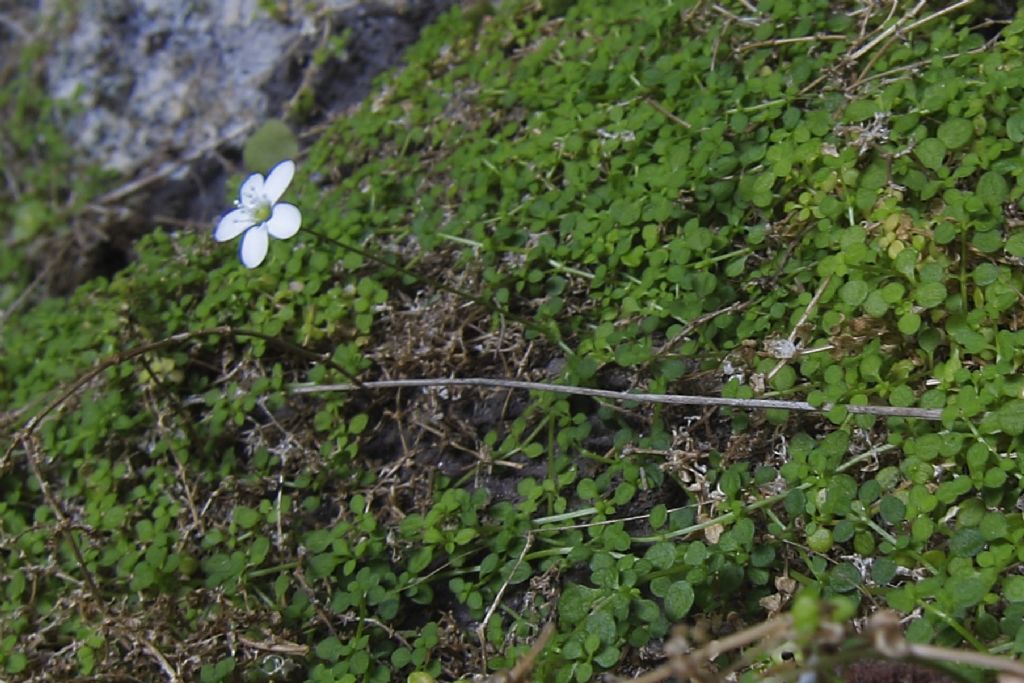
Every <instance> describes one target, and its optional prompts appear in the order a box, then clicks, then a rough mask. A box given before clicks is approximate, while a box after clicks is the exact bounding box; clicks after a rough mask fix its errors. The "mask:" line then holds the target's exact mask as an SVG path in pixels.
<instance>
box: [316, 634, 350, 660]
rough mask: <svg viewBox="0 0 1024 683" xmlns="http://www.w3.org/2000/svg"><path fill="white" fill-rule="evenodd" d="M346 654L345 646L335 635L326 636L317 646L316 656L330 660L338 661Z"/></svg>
mask: <svg viewBox="0 0 1024 683" xmlns="http://www.w3.org/2000/svg"><path fill="white" fill-rule="evenodd" d="M344 654H345V646H344V645H342V644H341V641H340V640H338V639H337V638H336V637H335V636H328V637H327V638H324V639H323V640H321V641H320V642H319V643H317V646H316V656H317V657H319V658H320V659H323V660H326V661H328V662H336V661H338V660H339V659H341V656H342V655H344Z"/></svg>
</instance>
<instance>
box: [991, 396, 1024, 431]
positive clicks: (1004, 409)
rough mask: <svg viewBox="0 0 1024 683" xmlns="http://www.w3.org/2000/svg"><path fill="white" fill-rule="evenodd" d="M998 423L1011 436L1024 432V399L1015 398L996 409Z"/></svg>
mask: <svg viewBox="0 0 1024 683" xmlns="http://www.w3.org/2000/svg"><path fill="white" fill-rule="evenodd" d="M996 424H997V425H999V429H1001V430H1002V431H1003V432H1004V433H1006V434H1009V435H1010V436H1020V435H1021V434H1024V400H1022V399H1014V400H1012V401H1008V402H1006V403H1004V404H1003V405H1001V406H1000V407H999V410H997V411H996Z"/></svg>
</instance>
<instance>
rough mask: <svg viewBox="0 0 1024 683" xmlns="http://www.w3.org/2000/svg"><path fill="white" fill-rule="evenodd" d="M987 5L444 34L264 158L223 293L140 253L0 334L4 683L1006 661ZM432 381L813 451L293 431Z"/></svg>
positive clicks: (1008, 610)
mask: <svg viewBox="0 0 1024 683" xmlns="http://www.w3.org/2000/svg"><path fill="white" fill-rule="evenodd" d="M1005 4H1006V3H989V2H959V3H941V2H920V3H918V2H913V3H911V2H896V3H863V2H852V1H850V2H834V1H831V0H761V1H760V2H756V1H747V0H742V1H741V0H723V1H722V2H718V3H712V2H703V1H697V0H628V1H626V0H622V1H607V0H578V1H577V2H536V1H534V0H529V1H527V0H505V1H504V2H502V3H500V4H498V5H497V6H494V7H491V6H489V5H487V4H486V3H483V4H477V5H473V6H472V7H468V8H466V9H462V10H460V9H456V10H453V11H452V12H451V13H449V14H447V15H445V16H444V17H443V18H442V19H441V20H440V21H439V22H438V24H437V25H435V26H434V27H432V28H430V29H428V30H426V31H425V32H424V35H423V38H422V39H421V41H420V42H419V44H418V45H417V46H415V47H414V48H413V49H412V50H411V51H410V53H409V54H408V56H407V65H406V66H405V67H404V68H402V69H401V70H399V71H398V72H396V73H393V74H391V75H389V76H388V77H386V78H383V79H382V80H381V81H380V83H379V84H378V87H377V89H376V91H375V93H374V95H372V96H371V97H370V98H369V100H368V101H367V102H366V103H365V105H364V106H363V107H362V109H361V110H360V111H358V112H357V113H355V114H354V115H353V116H351V117H349V118H345V119H340V120H338V121H337V122H335V123H334V124H333V125H332V126H331V127H330V128H329V129H328V130H326V131H325V132H324V133H323V134H322V136H321V137H320V139H319V140H318V141H317V142H316V143H315V144H314V145H313V147H312V148H311V149H309V150H308V152H307V153H305V155H304V156H301V155H300V157H299V158H297V159H295V161H296V165H297V169H298V170H297V172H296V175H295V178H294V180H293V181H292V183H291V185H290V186H289V188H288V190H287V192H286V193H285V194H284V196H283V198H282V201H283V202H286V203H288V204H292V205H294V206H296V207H298V208H299V209H300V210H301V216H302V227H301V228H300V229H299V231H298V232H297V234H295V235H294V236H293V237H291V238H290V239H287V240H284V239H277V240H270V242H269V251H268V253H267V255H266V259H265V260H264V261H263V262H262V263H261V264H260V265H259V267H256V268H252V269H249V268H246V267H243V266H242V265H241V264H240V263H239V262H238V258H237V257H236V253H235V247H233V246H231V245H229V244H222V243H217V242H215V241H214V240H213V239H212V237H211V234H210V231H211V230H212V229H213V227H214V224H215V222H216V221H213V222H211V224H210V226H209V230H205V229H204V230H198V231H193V230H182V229H177V230H171V229H158V230H156V231H154V232H153V233H152V234H151V235H150V236H148V237H147V238H145V239H143V240H142V241H141V242H140V243H139V244H138V245H137V256H138V258H137V260H136V261H135V262H134V263H132V264H131V265H130V266H129V267H128V268H126V269H125V270H123V271H122V272H120V273H118V274H117V275H116V276H115V277H113V278H112V279H111V280H110V281H106V280H98V281H93V282H90V283H88V284H87V285H85V286H83V287H81V288H79V289H78V290H77V291H76V292H75V293H74V294H73V295H72V296H70V297H69V298H68V299H66V300H57V299H51V300H47V301H45V302H43V303H41V304H39V305H37V306H34V307H32V308H28V309H26V310H24V311H20V312H16V313H14V314H13V315H11V316H10V317H9V318H8V319H6V320H5V322H4V326H3V329H2V332H0V335H2V336H0V344H2V348H3V353H2V354H0V405H2V406H3V407H4V411H5V412H4V415H3V418H2V420H3V422H2V424H3V425H4V428H3V443H2V445H3V447H4V449H5V452H4V454H3V455H2V457H0V580H2V586H0V672H2V673H0V678H3V679H4V680H28V679H30V678H32V677H33V676H35V677H36V678H35V680H40V677H41V676H47V677H49V678H50V680H68V681H70V680H90V679H91V678H90V677H95V680H115V679H117V680H120V679H122V678H123V679H124V680H167V681H178V680H180V681H193V680H196V681H202V682H203V683H214V682H217V681H245V682H247V683H249V682H254V681H288V682H291V681H307V680H308V681H315V682H318V683H319V682H327V681H352V682H355V681H375V682H376V681H379V682H385V681H405V680H409V681H416V682H417V683H424V682H426V681H430V680H438V681H453V680H458V679H467V680H468V679H469V678H470V677H471V676H473V675H476V674H493V673H495V672H498V671H502V670H509V669H512V668H513V667H516V666H517V665H524V664H527V665H528V667H529V668H530V671H531V673H530V674H528V675H529V676H532V679H533V680H538V681H559V682H566V681H580V682H582V681H587V680H596V679H597V677H598V676H600V675H601V674H602V673H604V672H611V673H613V674H615V675H617V676H621V677H623V678H626V679H630V678H632V677H635V676H639V675H641V674H643V673H644V672H650V671H653V670H655V669H656V667H658V666H660V665H661V664H663V663H664V662H665V656H666V652H669V653H670V654H671V652H673V647H675V648H676V651H678V647H679V640H678V637H674V636H673V635H672V629H673V626H674V625H676V624H686V625H689V627H690V629H691V630H690V631H689V633H690V636H688V637H689V639H690V642H691V645H692V646H693V647H699V646H700V644H701V643H702V642H706V641H707V640H708V639H715V638H723V637H726V636H728V635H729V634H733V633H736V632H746V631H743V629H747V628H751V627H757V626H758V625H760V624H763V623H770V624H774V623H783V622H772V621H768V622H766V620H770V619H772V618H779V619H790V618H791V619H792V622H788V621H787V622H785V623H786V624H790V625H792V630H789V631H786V634H787V635H786V638H785V639H786V640H788V641H789V643H788V645H786V646H785V647H783V644H782V643H781V642H777V643H765V646H764V647H763V648H760V649H758V648H756V647H754V645H756V643H754V642H752V643H747V644H745V645H744V646H743V647H744V648H746V649H747V652H746V654H745V655H741V654H740V653H739V651H738V650H735V651H730V652H728V653H726V654H723V655H721V656H720V657H718V658H717V659H715V662H714V666H715V667H716V668H717V669H718V670H719V671H727V670H728V669H729V667H731V666H733V665H734V664H735V665H736V666H737V668H738V670H739V674H738V675H739V680H743V681H757V680H763V679H764V678H765V677H766V676H769V675H775V674H773V673H771V672H777V671H782V670H783V669H776V667H783V668H785V667H789V669H788V671H789V672H790V673H789V675H790V676H791V677H790V679H789V680H793V678H794V677H795V676H796V675H797V672H799V671H801V670H807V669H808V668H813V667H814V666H815V664H816V663H817V662H822V661H830V662H833V663H842V662H836V661H834V660H829V659H827V658H828V657H834V656H835V652H836V650H835V649H833V650H828V648H824V647H823V648H821V649H820V650H819V649H817V645H818V644H821V643H824V642H825V641H824V640H822V637H821V636H820V633H821V632H823V631H818V630H816V629H819V627H820V626H821V625H822V624H825V623H828V622H829V620H834V621H836V622H841V623H844V624H845V623H847V622H848V620H850V619H852V618H854V617H857V616H868V615H872V614H875V613H876V612H877V611H878V610H880V609H882V608H886V609H892V610H895V612H896V613H897V614H898V615H899V616H902V617H907V616H910V617H911V618H909V619H905V620H904V621H903V622H902V624H901V626H902V628H904V629H905V631H906V637H907V638H908V642H910V643H914V644H923V643H927V644H931V645H934V646H936V647H943V648H960V649H963V650H965V651H971V652H987V653H989V654H991V655H997V656H998V655H1001V656H1014V655H1017V654H1020V653H1021V652H1024V629H1022V628H1021V627H1022V623H1024V571H1022V569H1024V564H1022V562H1024V544H1022V537H1024V517H1022V513H1021V503H1020V501H1021V500H1024V485H1022V482H1021V477H1022V473H1024V467H1022V461H1021V460H1020V458H1019V457H1018V454H1019V453H1020V451H1021V449H1022V446H1024V441H1022V439H1024V378H1022V377H1021V365H1022V362H1024V352H1022V348H1024V333H1022V332H1021V331H1020V328H1021V326H1022V325H1024V317H1022V315H1021V310H1022V301H1024V209H1022V206H1021V202H1020V200H1021V196H1022V194H1024V188H1022V186H1021V183H1020V176H1021V174H1022V172H1024V157H1022V154H1021V144H1022V142H1024V108H1022V105H1021V102H1022V101H1024V43H1022V31H1024V19H1021V18H1017V17H1014V16H1011V15H1005V14H1000V11H1001V10H1000V7H1001V6H1002V5H1005ZM285 137H288V136H285ZM286 142H287V141H286ZM277 161H280V159H273V160H264V161H262V162H259V163H260V164H261V166H259V167H258V168H253V169H245V170H244V171H243V169H241V168H240V169H239V174H238V176H237V177H236V178H235V181H234V186H233V187H232V188H231V192H230V196H226V197H225V206H224V208H225V211H227V210H228V209H229V208H230V203H229V202H230V200H231V199H233V198H235V197H237V196H238V195H237V193H236V191H237V189H238V185H239V184H240V183H241V182H242V180H243V179H244V177H245V174H247V173H248V172H250V171H259V172H260V173H265V172H266V171H267V170H268V168H269V167H270V164H272V163H276V162H277ZM28 201H36V199H31V198H30V199H29V200H28ZM273 201H276V199H274V200H273ZM273 201H272V202H271V203H273ZM268 206H269V205H268ZM34 210H35V209H33V208H32V205H29V206H22V207H19V208H18V209H17V212H18V215H22V214H24V215H25V216H29V217H27V218H24V219H23V220H21V222H20V223H18V225H19V226H21V228H20V229H22V230H31V220H30V214H31V213H32V211H34ZM5 211H6V209H5ZM2 215H6V214H2ZM26 226H28V227H26ZM0 266H2V264H0ZM86 373H89V374H86ZM431 377H438V378H450V377H490V378H507V379H518V380H532V381H545V382H552V383H560V384H568V385H575V386H584V387H594V388H601V389H609V390H617V391H646V392H653V393H675V394H694V395H706V396H725V397H732V398H739V399H750V398H772V399H780V400H792V401H807V402H810V403H811V404H813V405H814V406H820V407H821V408H822V412H821V413H817V414H815V413H796V412H791V411H785V410H778V409H776V410H770V411H759V410H743V409H737V408H702V407H694V406H653V405H651V404H647V403H641V402H637V401H610V400H606V399H595V398H588V397H579V396H573V397H570V396H565V395H561V394H556V393H552V392H526V391H522V390H507V389H494V388H472V387H445V388H440V387H434V388H423V387H418V388H401V389H392V390H370V389H367V388H363V389H360V388H358V387H355V388H353V387H351V386H350V387H349V389H348V390H345V391H341V390H339V391H319V392H315V393H300V392H299V391H298V390H299V388H302V387H305V388H306V389H307V390H308V389H309V388H310V387H315V386H316V385H323V384H331V383H343V384H348V385H352V384H355V383H357V382H360V381H370V380H378V379H396V378H431ZM79 379H80V380H81V381H79ZM856 405H871V406H895V407H915V408H924V409H931V410H935V411H938V413H937V416H938V417H940V418H941V419H937V420H924V419H913V418H899V417H897V418H882V417H877V416H872V415H866V414H853V413H851V412H850V410H849V409H848V406H856ZM794 605H795V606H796V607H794ZM779 615H783V616H779ZM548 623H552V624H553V631H552V632H550V633H547V634H546V635H545V640H543V641H542V643H541V644H542V645H543V647H538V648H534V649H533V651H532V652H531V648H532V647H533V646H534V644H535V643H538V640H539V639H540V634H541V631H542V628H543V627H544V625H545V624H548ZM858 623H860V622H858ZM885 623H889V622H885ZM786 628H787V629H788V628H789V626H786ZM879 628H881V627H879ZM765 633H768V631H765ZM771 633H776V632H775V631H771ZM748 646H749V647H748ZM786 647H788V648H789V649H788V650H787V657H783V655H782V653H781V650H784V649H785V648H786ZM780 648H781V650H780ZM839 651H840V652H842V650H839ZM792 653H795V656H794V657H788V654H792ZM704 663H705V664H709V663H708V662H704ZM976 663H977V662H976ZM709 665H710V664H709ZM956 673H957V675H958V676H961V677H965V678H966V679H967V680H982V677H981V673H979V672H975V671H974V670H972V669H970V668H969V667H960V668H959V669H958V671H957V672H956ZM778 675H780V676H781V675H782V674H781V673H779V674H778ZM822 675H824V674H822ZM502 680H507V679H502ZM709 680H710V679H709ZM779 680H781V679H779ZM822 680H824V679H822Z"/></svg>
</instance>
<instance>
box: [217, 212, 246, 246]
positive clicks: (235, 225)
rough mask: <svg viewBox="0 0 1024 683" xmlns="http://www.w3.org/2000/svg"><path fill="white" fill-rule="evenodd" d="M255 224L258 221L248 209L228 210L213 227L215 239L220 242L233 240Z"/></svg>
mask: <svg viewBox="0 0 1024 683" xmlns="http://www.w3.org/2000/svg"><path fill="white" fill-rule="evenodd" d="M254 225H256V221H254V220H253V219H252V215H251V214H250V213H249V211H248V210H247V209H235V210H234V211H228V212H227V213H226V214H224V217H223V218H221V219H220V222H219V223H217V227H215V228H214V229H213V239H215V240H217V241H218V242H226V241H228V240H233V239H235V238H236V237H238V236H239V235H241V234H242V233H243V232H245V231H246V230H248V229H249V228H251V227H252V226H254Z"/></svg>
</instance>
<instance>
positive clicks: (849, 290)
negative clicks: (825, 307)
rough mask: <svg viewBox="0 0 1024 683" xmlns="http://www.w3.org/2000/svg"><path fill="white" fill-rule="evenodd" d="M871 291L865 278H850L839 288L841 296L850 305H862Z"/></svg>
mask: <svg viewBox="0 0 1024 683" xmlns="http://www.w3.org/2000/svg"><path fill="white" fill-rule="evenodd" d="M869 291H870V288H869V287H868V283H866V282H864V281H863V280H850V281H849V282H847V283H846V284H844V285H843V286H842V287H841V288H840V289H839V297H840V298H841V299H842V300H843V302H844V303H846V304H849V305H850V306H860V305H861V303H862V302H863V301H864V299H866V298H867V296H868V292H869Z"/></svg>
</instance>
